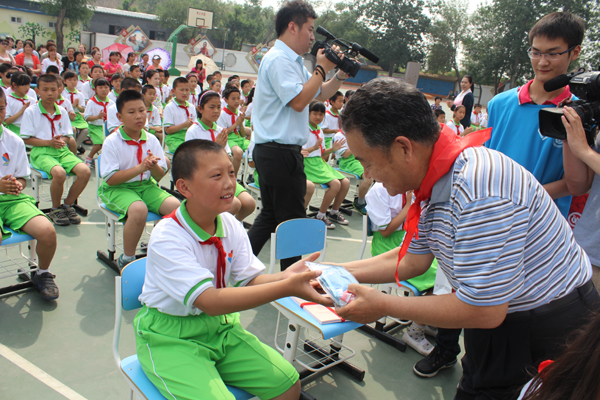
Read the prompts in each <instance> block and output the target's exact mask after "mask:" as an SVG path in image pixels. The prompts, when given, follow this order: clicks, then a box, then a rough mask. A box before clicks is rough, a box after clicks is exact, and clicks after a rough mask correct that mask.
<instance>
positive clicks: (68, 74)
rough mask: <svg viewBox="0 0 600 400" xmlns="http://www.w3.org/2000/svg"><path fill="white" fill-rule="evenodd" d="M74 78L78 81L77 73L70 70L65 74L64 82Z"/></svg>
mask: <svg viewBox="0 0 600 400" xmlns="http://www.w3.org/2000/svg"><path fill="white" fill-rule="evenodd" d="M73 78H75V79H77V74H76V73H75V71H71V70H68V71H65V73H64V74H63V79H64V80H67V79H73Z"/></svg>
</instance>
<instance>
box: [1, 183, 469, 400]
mask: <svg viewBox="0 0 600 400" xmlns="http://www.w3.org/2000/svg"><path fill="white" fill-rule="evenodd" d="M167 181H168V179H167V178H165V179H164V180H163V184H165V185H166V184H168V183H167ZM95 187H96V182H95V178H94V176H93V174H92V178H91V179H90V182H89V184H88V187H87V188H86V190H85V192H84V193H83V195H82V196H81V198H80V201H79V204H80V205H82V206H84V207H86V208H88V209H89V216H88V217H84V218H82V220H83V222H82V224H81V225H74V226H73V225H72V226H68V227H56V231H57V234H58V250H57V253H56V256H55V258H54V261H53V263H52V266H51V271H52V272H53V273H54V274H56V282H57V284H58V286H59V288H60V298H59V299H58V300H57V301H55V302H46V301H44V300H42V299H41V298H40V296H39V294H38V293H37V291H35V290H27V291H23V292H19V293H13V294H7V295H3V296H0V371H2V372H1V373H0V398H1V399H44V400H53V399H64V398H68V399H97V400H101V399H127V398H129V389H128V386H127V383H126V382H125V380H124V378H123V377H122V376H121V375H120V373H119V371H118V370H117V367H116V365H115V362H114V360H113V357H112V351H111V349H112V338H113V325H114V312H115V300H114V281H115V272H114V271H113V270H111V269H109V268H108V267H106V266H105V265H104V264H103V263H102V262H100V261H99V260H98V259H97V258H96V251H97V250H104V251H106V248H107V241H106V237H105V226H104V216H103V214H102V213H101V212H100V210H99V209H98V207H97V205H96V201H95ZM351 190H352V189H351ZM26 192H27V193H29V194H30V193H31V189H29V188H28V189H27V191H26ZM319 192H320V193H319ZM318 193H319V196H322V191H318ZM319 203H320V200H319V199H316V198H314V197H313V201H312V204H313V205H318V204H319ZM43 206H46V207H47V206H48V205H47V204H45V205H44V204H43ZM253 218H254V215H251V216H250V217H249V218H248V221H249V222H252V220H253ZM346 218H347V219H348V220H349V222H350V224H349V225H348V226H340V225H337V226H336V229H334V230H330V231H328V239H327V253H326V261H331V262H344V261H350V260H354V259H356V258H357V257H358V251H359V248H360V244H361V231H362V216H360V215H359V214H358V213H356V212H355V213H354V215H353V216H351V217H346ZM4 256H5V254H4V252H2V254H0V257H4ZM365 256H366V257H368V256H369V247H367V250H366V251H365ZM259 258H260V259H261V260H262V261H263V262H264V263H265V264H267V265H268V262H269V243H267V245H266V246H265V248H264V249H263V250H262V252H261V254H260V257H259ZM14 282H16V278H5V279H0V285H1V286H6V285H9V284H12V283H14ZM134 315H135V313H134V312H127V313H125V314H124V320H123V325H122V330H121V344H120V350H121V357H126V356H129V355H131V354H133V353H134V352H135V343H134V336H133V334H134V333H133V328H132V321H133V318H134ZM276 320H277V312H276V310H275V308H273V307H272V306H271V305H269V304H267V305H264V306H261V307H258V308H256V309H253V310H248V311H244V312H242V313H241V321H242V324H243V326H244V327H245V328H246V329H247V330H248V331H250V332H252V333H253V334H255V335H256V336H258V338H259V339H261V340H262V341H263V342H265V343H267V344H269V345H271V346H272V345H273V343H274V333H275V325H276ZM395 334H396V335H397V336H399V337H401V335H402V330H399V331H396V333H395ZM429 340H430V341H432V342H433V338H429ZM344 344H346V345H347V346H349V347H351V348H352V349H353V350H354V351H355V352H356V356H355V357H353V358H352V359H350V360H349V361H350V362H351V363H352V364H354V365H356V366H358V367H360V368H362V369H364V370H365V371H366V375H365V378H364V381H363V382H357V381H355V380H354V379H353V378H352V377H351V376H350V375H348V374H346V373H345V372H343V371H340V370H337V369H336V368H333V369H330V370H328V371H326V372H324V373H320V374H318V375H316V376H315V377H310V378H308V379H306V380H304V381H303V385H302V387H303V390H305V391H306V392H307V393H309V394H310V395H312V396H314V397H316V398H318V399H343V400H361V399H436V400H444V399H446V400H447V399H452V398H453V397H454V394H455V389H456V385H457V383H458V381H459V379H460V376H461V367H460V363H457V365H456V366H455V367H453V368H451V369H447V370H443V371H441V372H440V373H439V374H438V376H436V377H435V378H432V379H422V378H419V377H417V376H416V375H415V374H414V373H413V371H412V368H413V365H414V364H415V363H416V362H417V361H419V360H420V359H421V358H422V357H421V356H420V355H419V354H418V353H417V352H415V351H414V350H412V349H411V348H407V350H406V352H400V351H398V350H396V349H395V348H393V347H391V346H389V345H387V344H384V343H382V342H380V341H378V340H377V339H374V338H372V337H370V336H368V335H366V334H365V333H363V332H362V331H359V330H356V331H352V332H349V333H347V334H346V335H345V336H344ZM202 398H203V397H202V394H199V396H198V399H202Z"/></svg>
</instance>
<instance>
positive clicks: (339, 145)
mask: <svg viewBox="0 0 600 400" xmlns="http://www.w3.org/2000/svg"><path fill="white" fill-rule="evenodd" d="M345 144H346V139H344V138H342V139H340V140H336V141H335V142H333V144H332V145H331V148H332V149H333V150H334V151H338V150H339V149H341V148H342V146H343V145H345Z"/></svg>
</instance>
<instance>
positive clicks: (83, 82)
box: [77, 76, 91, 100]
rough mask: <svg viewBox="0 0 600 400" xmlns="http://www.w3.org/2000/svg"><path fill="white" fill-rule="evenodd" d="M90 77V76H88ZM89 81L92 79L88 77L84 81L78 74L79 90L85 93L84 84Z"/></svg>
mask: <svg viewBox="0 0 600 400" xmlns="http://www.w3.org/2000/svg"><path fill="white" fill-rule="evenodd" d="M88 78H89V76H88ZM89 81H91V79H88V80H87V81H82V80H81V77H80V76H78V77H77V90H79V91H80V92H82V93H83V85H85V84H86V83H88V82H89ZM84 98H85V95H84ZM86 100H87V99H86Z"/></svg>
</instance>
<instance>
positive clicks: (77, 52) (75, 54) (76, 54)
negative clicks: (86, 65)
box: [69, 47, 83, 58]
mask: <svg viewBox="0 0 600 400" xmlns="http://www.w3.org/2000/svg"><path fill="white" fill-rule="evenodd" d="M69 48H72V47H69ZM80 54H81V55H83V53H82V52H80V51H76V52H75V53H73V57H75V58H77V56H78V55H80Z"/></svg>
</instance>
